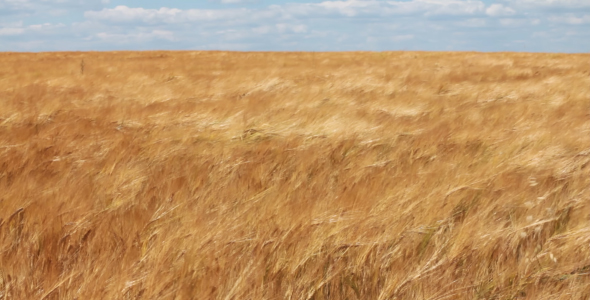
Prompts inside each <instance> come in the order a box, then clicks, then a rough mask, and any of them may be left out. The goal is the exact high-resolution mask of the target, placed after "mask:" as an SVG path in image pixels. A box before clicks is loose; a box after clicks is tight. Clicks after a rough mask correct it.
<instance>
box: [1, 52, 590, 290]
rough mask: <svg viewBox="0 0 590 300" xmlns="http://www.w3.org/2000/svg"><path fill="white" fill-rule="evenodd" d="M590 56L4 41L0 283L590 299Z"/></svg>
mask: <svg viewBox="0 0 590 300" xmlns="http://www.w3.org/2000/svg"><path fill="white" fill-rule="evenodd" d="M589 163H590V54H579V55H572V54H524V53H522V54H516V53H487V54H486V53H467V52H466V53H452V52H449V53H429V52H392V53H229V52H104V53H40V54H20V53H0V299H431V300H434V299H437V300H441V299H589V297H590V296H589V295H590V167H589Z"/></svg>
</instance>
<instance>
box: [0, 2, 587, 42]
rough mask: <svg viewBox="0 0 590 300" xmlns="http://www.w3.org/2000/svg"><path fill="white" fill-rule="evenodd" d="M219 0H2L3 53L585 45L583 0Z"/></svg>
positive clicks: (1, 39)
mask: <svg viewBox="0 0 590 300" xmlns="http://www.w3.org/2000/svg"><path fill="white" fill-rule="evenodd" d="M119 2H125V1H118V3H119ZM217 2H218V3H217V4H216V5H217V7H214V8H211V7H209V8H204V7H194V8H184V9H180V8H173V7H158V8H147V7H145V8H144V7H132V6H130V5H129V6H128V5H124V4H125V3H122V4H121V3H119V5H114V4H111V3H110V1H105V0H92V1H75V0H45V1H43V0H0V17H1V18H0V50H2V51H23V50H25V51H45V50H112V49H129V50H133V49H137V50H143V49H228V50H312V51H326V50H328V51H334V50H478V51H506V50H508V51H558V52H588V51H590V34H589V33H587V32H588V30H587V24H590V1H587V0H534V1H533V0H503V1H493V2H490V1H486V2H484V1H475V0H410V1H378V0H347V1H323V2H308V3H305V2H297V3H275V4H272V5H266V6H263V5H260V3H259V4H249V3H252V1H237V0H224V1H217ZM246 2H249V3H246ZM224 3H225V4H224Z"/></svg>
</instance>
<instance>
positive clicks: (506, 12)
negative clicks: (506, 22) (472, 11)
mask: <svg viewBox="0 0 590 300" xmlns="http://www.w3.org/2000/svg"><path fill="white" fill-rule="evenodd" d="M515 13H516V11H514V9H512V8H510V7H507V6H504V5H502V4H492V5H490V7H488V8H487V9H486V14H487V15H488V16H491V17H504V16H511V15H514V14H515Z"/></svg>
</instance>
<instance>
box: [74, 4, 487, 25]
mask: <svg viewBox="0 0 590 300" xmlns="http://www.w3.org/2000/svg"><path fill="white" fill-rule="evenodd" d="M484 11H485V5H484V4H483V2H481V1H472V0H465V1H461V0H412V1H403V2H402V1H377V0H347V1H324V2H321V3H291V4H286V5H271V6H269V7H267V8H265V9H257V10H254V9H246V8H241V9H216V10H205V9H188V10H180V9H175V8H167V7H162V8H160V9H145V8H131V7H127V6H124V5H120V6H117V7H115V8H105V9H103V10H100V11H86V12H85V13H84V16H85V17H86V18H88V19H90V20H95V21H107V22H118V23H125V22H142V23H149V24H159V23H164V24H173V23H186V22H203V21H218V20H231V21H233V22H234V23H240V22H241V23H244V22H253V21H260V20H265V19H276V18H279V19H298V18H318V17H327V16H333V17H337V16H340V17H356V16H373V17H386V16H401V15H424V16H445V15H448V16H462V15H464V16H469V15H476V14H481V13H483V12H484Z"/></svg>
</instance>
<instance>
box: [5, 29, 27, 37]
mask: <svg viewBox="0 0 590 300" xmlns="http://www.w3.org/2000/svg"><path fill="white" fill-rule="evenodd" d="M24 32H25V29H24V28H14V27H12V28H11V27H5V28H0V36H7V35H20V34H23V33H24Z"/></svg>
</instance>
